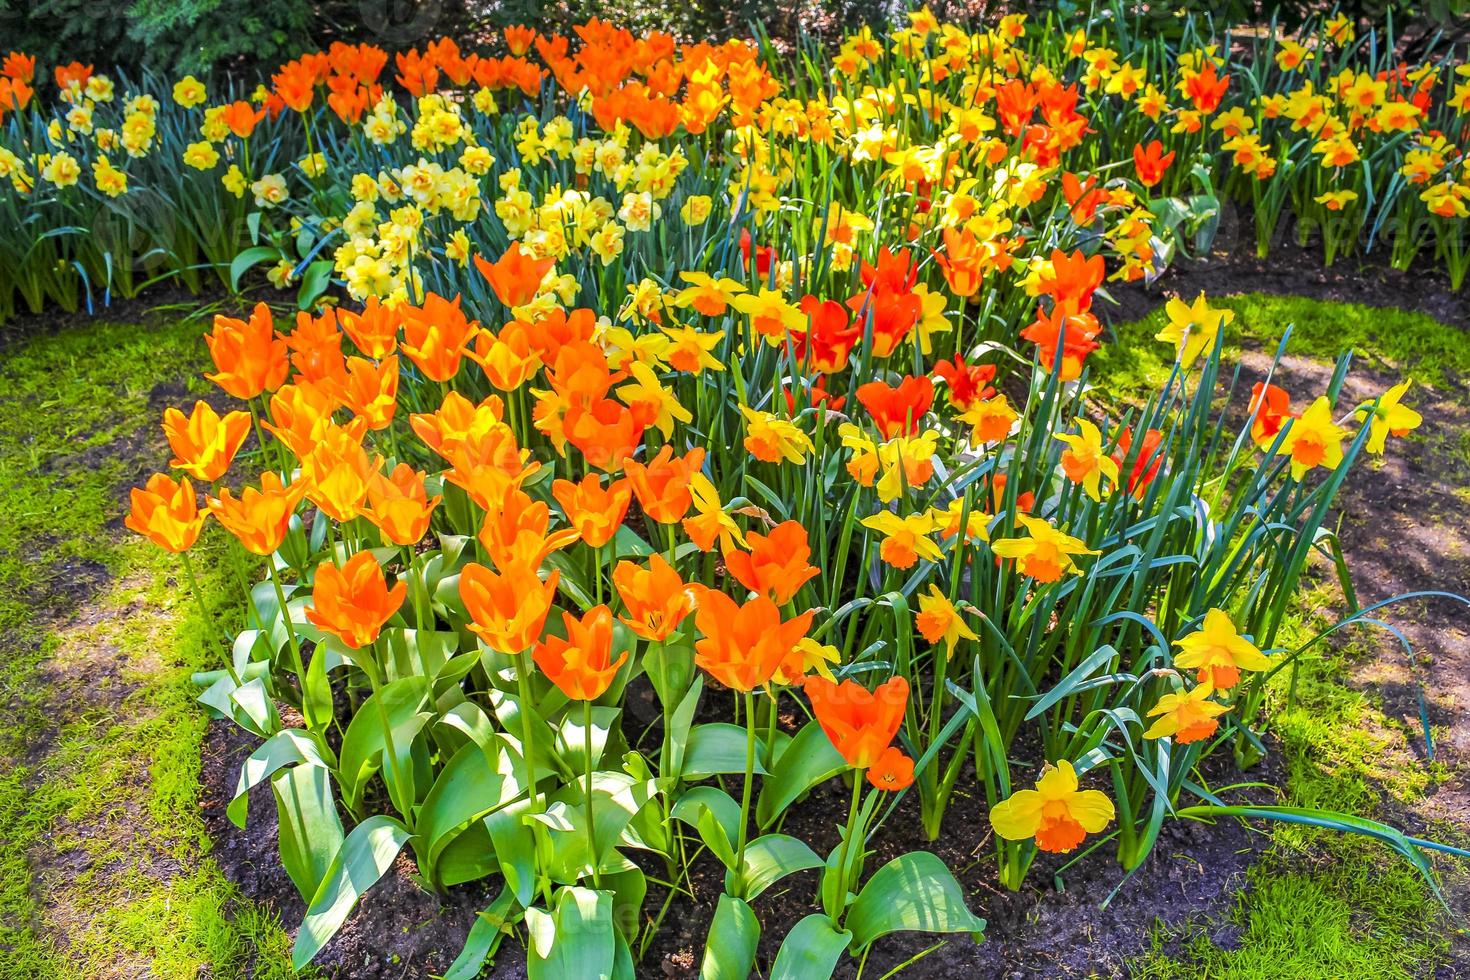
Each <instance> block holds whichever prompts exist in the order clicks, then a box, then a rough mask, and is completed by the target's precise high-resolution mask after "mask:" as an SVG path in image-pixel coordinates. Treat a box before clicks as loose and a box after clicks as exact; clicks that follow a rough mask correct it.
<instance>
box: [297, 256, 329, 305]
mask: <svg viewBox="0 0 1470 980" xmlns="http://www.w3.org/2000/svg"><path fill="white" fill-rule="evenodd" d="M331 281H332V260H331V259H317V260H316V261H315V262H313V263H312V264H311V265H309V266H307V267H306V272H304V273H302V275H301V288H300V289H298V290H297V291H296V308H297V309H301V310H307V309H310V308H311V306H312V304H313V303H315V302H316V301H317V300H318V299H320V298H321V295H322V293H324V292H326V291H327V286H328V285H330V284H331Z"/></svg>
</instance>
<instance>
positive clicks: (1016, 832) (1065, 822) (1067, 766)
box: [990, 759, 1114, 854]
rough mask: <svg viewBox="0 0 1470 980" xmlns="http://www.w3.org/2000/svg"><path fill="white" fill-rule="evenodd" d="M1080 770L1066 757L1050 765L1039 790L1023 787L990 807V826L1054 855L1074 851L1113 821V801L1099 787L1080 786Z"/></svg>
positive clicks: (1039, 780)
mask: <svg viewBox="0 0 1470 980" xmlns="http://www.w3.org/2000/svg"><path fill="white" fill-rule="evenodd" d="M1080 785H1081V784H1080V783H1079V782H1078V781H1077V770H1076V769H1074V768H1073V767H1072V763H1070V762H1068V761H1067V760H1066V759H1063V760H1061V761H1060V762H1058V763H1057V764H1056V765H1055V766H1051V765H1048V766H1047V767H1046V768H1045V769H1043V770H1042V773H1041V778H1040V779H1038V780H1037V781H1036V788H1035V789H1021V790H1017V791H1016V792H1014V793H1012V794H1011V795H1010V796H1009V797H1008V798H1007V799H1005V800H1002V801H1001V802H999V803H997V804H996V805H995V806H993V807H991V808H990V826H991V827H992V828H994V830H995V832H996V833H997V834H999V835H1000V836H1001V837H1004V838H1005V839H1006V840H1032V839H1035V841H1036V846H1037V847H1038V848H1039V849H1041V850H1043V851H1047V852H1050V853H1052V854H1065V853H1067V852H1068V851H1071V850H1074V849H1075V848H1076V847H1077V845H1078V844H1081V843H1082V841H1083V839H1084V838H1085V837H1086V836H1087V835H1088V834H1096V833H1099V832H1100V831H1101V830H1102V829H1103V828H1104V827H1106V826H1107V825H1108V824H1109V823H1111V822H1112V820H1113V813H1114V811H1113V801H1112V800H1110V799H1108V798H1107V796H1106V794H1104V793H1103V792H1101V791H1100V790H1095V789H1080V788H1079V787H1080Z"/></svg>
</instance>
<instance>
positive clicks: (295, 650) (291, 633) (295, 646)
mask: <svg viewBox="0 0 1470 980" xmlns="http://www.w3.org/2000/svg"><path fill="white" fill-rule="evenodd" d="M266 573H267V574H268V575H269V576H270V580H271V585H272V586H274V587H275V590H276V604H277V605H279V606H280V613H281V622H282V623H283V624H285V627H286V641H287V643H288V644H289V646H290V647H291V660H292V666H294V667H295V668H296V680H297V681H298V682H299V683H300V684H301V703H302V705H303V706H304V705H305V704H306V662H305V661H304V660H302V659H301V644H300V643H299V642H297V640H296V630H295V628H294V627H293V626H292V625H291V612H290V610H288V609H287V608H286V593H285V590H283V589H282V588H281V577H280V576H279V575H277V574H276V569H275V566H274V564H273V563H272V562H271V560H270V559H269V558H267V559H266Z"/></svg>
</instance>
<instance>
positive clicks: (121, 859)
mask: <svg viewBox="0 0 1470 980" xmlns="http://www.w3.org/2000/svg"><path fill="white" fill-rule="evenodd" d="M1220 303H1222V304H1223V305H1228V306H1230V307H1231V308H1232V309H1235V310H1236V311H1237V324H1238V325H1239V326H1238V329H1239V331H1240V335H1244V336H1250V337H1255V338H1258V339H1259V340H1261V341H1267V342H1269V340H1270V339H1271V338H1274V337H1276V336H1277V335H1279V330H1280V327H1281V326H1283V325H1284V324H1286V323H1288V322H1290V323H1295V324H1296V331H1295V333H1294V341H1293V345H1292V349H1293V350H1294V351H1295V352H1297V353H1299V354H1304V355H1308V356H1314V357H1331V356H1333V355H1335V354H1336V353H1337V351H1338V350H1340V349H1341V348H1342V346H1343V345H1344V344H1351V345H1354V346H1358V347H1360V348H1361V349H1362V350H1364V351H1365V352H1367V353H1369V354H1370V355H1371V356H1374V357H1377V358H1382V359H1383V360H1384V361H1387V362H1390V363H1393V364H1395V365H1397V366H1400V367H1403V368H1406V369H1407V370H1409V371H1410V372H1411V373H1413V374H1414V375H1415V376H1416V377H1419V378H1421V379H1423V380H1426V381H1442V380H1444V379H1446V378H1449V377H1454V376H1457V375H1465V374H1470V349H1467V348H1466V347H1465V346H1464V345H1463V336H1462V335H1461V334H1460V333H1459V332H1458V331H1454V330H1452V329H1451V328H1447V327H1445V326H1443V325H1441V324H1438V323H1436V322H1434V321H1433V320H1430V319H1428V318H1426V317H1422V316H1417V315H1412V314H1401V313H1394V312H1392V311H1383V310H1376V309H1374V310H1369V309H1367V308H1364V307H1353V306H1345V305H1341V304H1324V303H1316V302H1312V301H1305V300H1294V299H1279V298H1272V297H1262V296H1244V297H1238V298H1233V299H1228V300H1221V301H1220ZM1159 321H1160V317H1159V316H1158V315H1155V316H1154V317H1151V318H1149V319H1148V320H1146V321H1144V322H1142V323H1139V324H1133V325H1129V326H1125V327H1122V328H1120V329H1119V330H1118V334H1119V336H1120V343H1118V344H1116V345H1114V346H1112V347H1110V348H1108V349H1105V350H1104V351H1103V352H1101V353H1100V354H1099V355H1098V360H1097V365H1096V368H1097V370H1096V376H1099V377H1102V376H1106V377H1110V379H1111V381H1110V384H1114V385H1116V387H1115V388H1114V390H1124V389H1126V388H1128V387H1129V386H1135V387H1138V388H1143V387H1149V386H1152V385H1153V384H1154V383H1155V382H1156V381H1157V380H1158V379H1159V378H1160V377H1162V376H1163V375H1165V374H1166V373H1167V370H1168V364H1167V360H1166V359H1167V357H1168V350H1167V348H1166V347H1164V345H1160V344H1157V343H1155V342H1154V341H1153V340H1152V339H1151V338H1152V334H1153V333H1154V332H1156V331H1157V329H1158V326H1159ZM201 329H202V325H201V323H200V322H198V321H197V320H193V321H191V320H188V319H184V320H178V319H173V320H166V321H158V320H155V321H154V322H151V323H150V324H148V325H138V324H109V323H97V324H92V325H88V326H84V327H80V328H76V329H72V330H69V331H67V332H64V333H61V334H58V335H55V336H41V337H37V338H35V339H32V340H30V341H27V342H26V343H24V344H23V345H20V346H17V347H13V348H12V349H10V350H8V351H5V352H4V358H3V361H0V513H4V514H5V515H6V520H4V521H0V581H5V582H6V583H7V587H6V588H5V589H3V590H0V662H3V664H4V684H3V685H0V763H3V767H0V772H3V775H0V839H3V840H4V842H5V843H6V846H5V847H4V848H3V849H0V949H3V950H4V951H5V955H4V957H3V960H0V977H3V978H11V977H14V978H17V980H19V978H22V977H25V978H79V980H81V978H85V980H98V978H107V977H113V976H139V975H147V976H154V977H160V978H194V977H199V976H211V977H216V978H232V977H246V976H249V977H254V978H263V980H274V978H281V977H287V976H291V975H292V973H291V971H290V969H289V967H288V966H287V965H286V950H287V947H288V940H287V937H286V936H285V934H284V933H283V931H282V930H281V928H280V925H279V924H278V923H277V922H276V921H274V919H273V918H272V917H271V916H270V915H269V914H267V913H265V912H264V911H262V910H261V909H259V908H257V907H256V906H254V905H253V904H252V903H250V902H249V901H248V900H246V899H244V898H243V897H242V896H241V895H239V894H238V893H237V892H236V890H235V889H234V888H233V887H232V886H231V885H230V884H229V883H228V882H227V881H226V880H225V878H224V876H223V875H222V873H221V872H220V871H219V869H218V867H217V866H216V865H215V864H214V863H213V862H212V861H211V860H210V859H209V856H208V855H209V847H210V845H209V840H208V837H207V835H206V833H205V830H204V826H203V823H202V820H201V819H200V815H199V803H200V799H199V797H200V781H199V766H200V746H201V742H202V739H203V736H204V732H205V728H206V724H207V723H206V720H205V717H204V713H203V711H202V709H201V708H199V707H198V706H197V705H196V704H195V703H194V701H193V698H194V695H195V693H196V692H195V688H194V687H193V685H192V684H191V682H190V675H191V674H192V673H193V672H194V671H196V670H199V669H205V668H209V667H213V666H215V665H216V664H215V661H214V655H213V653H212V651H211V650H210V648H209V645H208V640H207V636H208V624H207V623H206V622H205V621H204V616H203V615H202V614H201V613H200V612H199V611H198V609H197V608H196V607H195V605H194V604H193V602H192V601H191V599H190V597H189V595H188V593H187V591H186V590H185V588H186V587H185V584H184V583H183V582H182V580H181V575H180V567H179V566H178V564H177V563H176V560H175V559H174V558H172V557H171V556H168V555H164V554H161V553H159V552H157V551H155V550H154V549H153V548H151V547H150V546H148V545H146V544H145V543H142V542H140V541H137V540H135V539H133V538H131V537H130V536H129V535H127V534H126V532H124V531H123V530H122V528H121V516H122V513H123V512H124V510H125V508H126V500H125V494H126V487H127V486H128V485H130V484H132V483H136V482H140V481H141V479H142V478H143V477H144V476H146V474H147V473H148V472H149V471H151V470H152V469H155V468H157V467H159V466H160V465H161V464H162V463H163V462H164V461H165V460H166V458H167V457H166V455H165V453H166V449H165V447H164V446H163V444H162V440H161V438H160V437H159V435H158V429H157V417H158V414H159V412H160V411H161V410H162V406H163V404H165V403H180V402H183V401H185V400H186V399H188V398H190V397H192V396H193V395H195V394H204V393H205V392H206V391H207V386H206V385H205V383H203V382H201V381H199V380H198V377H199V372H200V371H201V370H202V368H203V366H204V353H203V348H202V344H200V342H199V334H200V332H201ZM159 386H164V388H165V389H166V390H165V392H164V394H166V396H167V397H166V398H164V399H162V400H159V399H155V398H153V397H151V396H152V395H153V394H154V393H155V392H157V391H158V390H159ZM1467 440H1470V435H1465V436H1462V439H1461V444H1462V445H1463V446H1465V447H1466V448H1465V452H1466V453H1467V455H1470V441H1467ZM223 545H224V542H223V541H222V540H221V539H220V537H219V535H218V532H217V529H216V530H215V533H212V534H209V535H206V538H205V539H204V541H203V543H202V545H201V548H202V551H201V552H200V553H199V555H198V560H197V562H196V564H197V566H198V567H199V569H200V570H201V571H202V572H204V575H205V581H204V582H203V585H204V589H205V605H206V607H208V610H209V612H208V615H209V616H211V617H215V616H218V617H220V618H221V619H222V620H228V618H229V617H230V616H231V615H233V614H234V613H235V608H236V604H235V603H233V602H232V601H231V600H230V598H229V596H231V595H232V594H233V590H232V589H231V588H229V587H228V586H227V584H226V581H225V579H226V577H228V575H229V567H230V566H229V565H228V563H227V562H226V561H224V560H223V554H224V551H223ZM1305 598H1306V600H1307V601H1306V602H1304V612H1303V614H1302V620H1301V622H1302V624H1305V623H1307V622H1308V621H1309V620H1310V617H1311V616H1312V615H1313V611H1314V610H1315V608H1316V605H1317V604H1318V603H1323V602H1326V601H1327V600H1326V598H1325V597H1323V596H1307V597H1305ZM1303 628H1305V627H1304V626H1303ZM1360 655H1361V651H1360V650H1358V649H1357V648H1353V647H1340V648H1336V649H1328V648H1325V647H1324V648H1322V651H1321V655H1320V656H1319V657H1318V658H1316V659H1309V660H1305V661H1304V662H1303V666H1302V669H1301V672H1300V675H1299V676H1298V679H1297V684H1296V689H1295V700H1294V702H1292V703H1291V704H1290V705H1288V704H1287V703H1286V693H1285V687H1284V686H1283V687H1282V688H1281V689H1280V690H1279V691H1278V692H1277V695H1278V696H1277V698H1276V699H1275V700H1276V703H1275V705H1274V710H1275V714H1274V721H1273V730H1274V732H1275V733H1276V735H1277V737H1278V738H1279V742H1280V747H1281V750H1282V753H1283V755H1284V757H1285V772H1286V785H1285V787H1284V798H1285V799H1286V800H1287V801H1290V802H1297V803H1301V804H1305V805H1314V804H1320V805H1327V806H1331V807H1332V808H1334V809H1338V810H1345V811H1348V812H1354V813H1360V814H1364V815H1369V816H1385V815H1386V814H1385V811H1387V810H1393V809H1395V808H1411V807H1412V806H1413V805H1414V804H1415V802H1416V801H1417V800H1418V799H1419V798H1420V797H1421V795H1422V794H1423V793H1424V792H1425V791H1426V789H1428V788H1430V786H1431V785H1432V784H1433V782H1434V780H1436V779H1437V778H1439V775H1440V774H1439V773H1438V772H1437V771H1436V769H1435V768H1433V767H1426V766H1424V765H1423V764H1422V763H1420V762H1418V761H1417V760H1416V759H1415V758H1414V757H1413V756H1412V754H1410V753H1409V752H1407V751H1405V750H1404V744H1405V742H1406V740H1407V739H1409V738H1410V737H1412V733H1409V732H1405V731H1402V730H1400V729H1399V728H1398V727H1396V726H1395V725H1394V724H1393V722H1392V721H1391V720H1390V719H1389V718H1387V717H1385V715H1384V714H1383V713H1382V712H1381V711H1380V710H1379V709H1378V707H1377V705H1376V700H1375V696H1374V695H1373V694H1371V693H1365V692H1364V691H1362V690H1358V689H1356V688H1354V687H1352V686H1350V685H1345V684H1343V683H1341V681H1342V678H1343V677H1344V676H1345V675H1347V674H1350V673H1351V672H1352V671H1353V669H1354V664H1355V658H1356V657H1358V656H1360ZM1265 832H1267V833H1269V834H1270V835H1271V840H1272V845H1271V848H1270V850H1269V851H1268V853H1267V857H1266V858H1265V859H1264V860H1263V861H1262V862H1261V863H1260V864H1259V865H1258V866H1257V867H1256V868H1255V869H1254V871H1253V872H1252V874H1251V879H1250V885H1249V887H1248V888H1247V889H1246V890H1245V891H1244V892H1242V894H1241V895H1240V896H1239V897H1238V899H1237V902H1236V907H1235V910H1234V913H1233V916H1232V918H1233V922H1234V924H1235V925H1236V926H1238V928H1239V932H1238V941H1237V942H1235V943H1233V944H1231V948H1229V949H1225V948H1222V947H1221V946H1219V945H1216V944H1215V943H1214V942H1213V941H1212V940H1211V939H1210V938H1209V937H1210V935H1211V934H1212V933H1213V934H1218V931H1219V930H1218V929H1214V930H1211V929H1207V928H1206V925H1207V924H1206V923H1197V924H1194V926H1192V927H1191V928H1190V929H1188V930H1185V931H1183V932H1182V933H1178V934H1174V935H1168V934H1165V933H1163V932H1162V931H1161V932H1159V933H1158V934H1157V935H1156V937H1155V949H1153V950H1151V951H1147V952H1145V953H1144V955H1142V956H1141V957H1140V959H1139V960H1138V961H1137V962H1136V963H1135V964H1134V970H1135V973H1136V974H1137V975H1139V976H1145V977H1157V978H1165V977H1198V976H1215V977H1242V978H1253V977H1261V978H1265V977H1280V976H1292V977H1350V976H1357V977H1364V978H1366V977H1374V978H1378V977H1399V976H1402V977H1417V976H1423V975H1425V973H1426V970H1427V969H1432V967H1433V964H1435V963H1438V962H1442V961H1443V960H1444V959H1445V957H1446V955H1447V949H1448V947H1449V944H1450V939H1449V938H1448V936H1449V933H1450V930H1451V928H1452V927H1451V925H1450V924H1449V921H1448V919H1446V918H1445V917H1444V916H1443V915H1441V914H1439V913H1438V911H1437V907H1436V906H1435V905H1434V903H1433V900H1432V898H1431V895H1430V892H1429V890H1428V888H1427V887H1426V886H1425V885H1424V883H1423V882H1422V881H1421V880H1420V879H1419V878H1418V877H1417V876H1416V875H1415V873H1414V872H1413V871H1412V870H1411V869H1409V868H1408V867H1407V866H1406V865H1404V864H1403V863H1401V862H1398V861H1396V860H1395V859H1394V858H1393V857H1392V856H1391V855H1389V854H1388V853H1387V852H1386V851H1384V850H1382V849H1381V848H1379V847H1378V846H1377V845H1375V844H1371V843H1366V842H1364V841H1363V840H1362V839H1359V838H1345V837H1341V836H1337V835H1333V834H1330V833H1327V832H1322V831H1311V830H1306V829H1303V828H1297V827H1286V826H1277V827H1271V828H1266V831H1265ZM1447 832H1453V831H1447ZM262 859H263V860H270V859H271V856H270V855H262ZM1215 925H1216V926H1218V925H1219V924H1218V923H1217V924H1215ZM919 970H920V972H922V967H920V968H919Z"/></svg>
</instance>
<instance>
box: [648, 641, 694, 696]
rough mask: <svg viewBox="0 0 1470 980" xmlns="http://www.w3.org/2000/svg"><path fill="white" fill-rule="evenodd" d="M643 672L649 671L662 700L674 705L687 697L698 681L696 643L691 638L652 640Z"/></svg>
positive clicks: (654, 688)
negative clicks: (694, 645)
mask: <svg viewBox="0 0 1470 980" xmlns="http://www.w3.org/2000/svg"><path fill="white" fill-rule="evenodd" d="M643 672H644V673H645V674H647V675H648V680H649V683H651V684H652V685H653V691H654V693H655V694H657V695H658V700H659V703H660V704H662V705H663V706H664V707H665V709H672V708H674V706H676V705H678V704H679V703H680V702H681V701H683V700H684V696H685V693H686V692H687V691H688V690H689V685H690V684H692V683H693V682H694V679H695V673H694V647H693V646H692V645H691V644H690V642H689V641H688V640H679V641H677V642H676V641H674V640H672V639H670V640H669V641H668V642H666V643H652V644H649V647H648V649H647V651H645V652H644V654H643Z"/></svg>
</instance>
